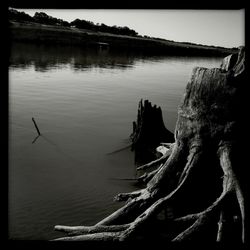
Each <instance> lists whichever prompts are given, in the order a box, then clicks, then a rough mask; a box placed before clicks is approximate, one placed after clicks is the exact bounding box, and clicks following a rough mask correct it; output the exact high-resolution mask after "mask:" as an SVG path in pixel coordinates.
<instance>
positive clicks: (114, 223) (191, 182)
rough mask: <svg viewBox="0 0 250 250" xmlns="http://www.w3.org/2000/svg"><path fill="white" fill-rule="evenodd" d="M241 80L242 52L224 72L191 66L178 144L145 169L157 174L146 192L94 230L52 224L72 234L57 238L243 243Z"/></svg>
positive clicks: (122, 197)
mask: <svg viewBox="0 0 250 250" xmlns="http://www.w3.org/2000/svg"><path fill="white" fill-rule="evenodd" d="M246 78H247V77H246V71H245V49H244V47H241V48H240V49H239V52H238V53H237V54H236V55H230V56H229V57H226V58H225V59H224V61H223V63H222V65H221V68H214V69H206V68H195V69H194V70H193V74H192V77H191V79H190V81H189V82H188V84H187V87H186V93H185V94H184V97H183V100H182V102H181V105H180V106H179V109H178V120H177V123H176V128H175V141H174V143H173V144H171V146H170V150H169V151H168V153H166V154H165V155H163V156H162V157H161V158H160V159H157V160H155V161H154V162H152V163H149V164H147V165H150V164H151V165H152V164H153V165H155V166H157V168H156V169H155V170H153V171H152V172H150V173H149V174H148V175H147V176H144V181H145V182H147V183H146V184H145V187H144V188H142V189H140V190H137V191H134V192H132V193H122V194H118V195H117V196H116V200H118V201H127V202H126V203H125V205H123V206H122V207H121V208H120V209H118V210H117V211H115V212H114V213H112V214H111V215H109V216H108V217H106V218H104V219H103V220H101V221H100V222H98V223H97V224H96V225H94V226H87V227H86V226H76V227H74V226H73V227H68V226H56V227H55V229H56V230H60V231H63V232H66V233H69V234H70V236H68V237H63V238H59V239H57V240H80V241H112V242H114V241H118V242H121V241H131V240H132V241H135V240H141V239H143V240H144V241H147V240H157V239H162V238H163V239H164V240H165V242H166V243H171V242H186V241H191V242H198V241H202V242H203V243H204V242H212V243H214V242H222V243H223V242H224V243H232V242H233V243H245V242H246V240H247V239H246V233H247V229H248V227H247V226H248V224H247V220H246V216H247V211H248V210H247V204H246V198H247V196H246V195H247V182H248V181H247V178H248V175H247V174H246V165H245V164H244V160H245V159H246V155H247V154H246V149H244V147H243V146H242V145H243V144H242V142H243V141H244V139H245V138H244V136H242V133H243V132H244V129H246V121H245V114H244V113H242V112H241V110H242V109H244V108H245V107H246V106H245V105H246V103H247V98H246V95H247V93H248V92H247V79H246ZM140 105H141V106H142V104H140ZM146 105H148V104H146ZM144 107H145V104H144ZM242 114H244V115H242ZM139 119H140V118H139ZM138 124H140V122H138ZM137 127H138V126H135V131H137V130H138V128H137ZM139 130H140V129H139ZM142 133H143V132H142ZM134 134H140V133H137V132H136V133H134ZM146 136H147V135H145V137H146ZM143 137H144V136H143ZM143 137H142V138H143ZM133 138H135V139H134V141H135V143H137V142H138V139H136V138H137V137H136V136H134V137H133ZM162 217H164V219H163V220H162V219H161V220H160V218H162ZM160 221H161V222H162V221H163V223H161V222H160ZM160 225H164V227H163V228H162V227H161V226H160ZM162 231H163V233H162Z"/></svg>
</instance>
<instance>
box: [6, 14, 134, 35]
mask: <svg viewBox="0 0 250 250" xmlns="http://www.w3.org/2000/svg"><path fill="white" fill-rule="evenodd" d="M9 20H12V21H18V22H35V23H40V24H47V25H58V26H64V27H75V28H78V29H87V30H91V31H95V32H98V31H99V32H107V33H112V34H117V35H128V36H138V33H137V32H136V31H135V30H133V29H130V28H128V27H127V26H125V27H119V26H116V25H114V26H108V25H106V24H104V23H102V24H99V23H97V24H94V23H93V22H91V21H87V20H81V19H78V18H77V19H75V20H74V21H72V22H67V21H65V20H62V19H59V18H55V17H52V16H49V15H47V14H46V13H44V12H36V13H35V14H34V16H33V17H32V16H30V15H29V14H27V13H25V12H23V11H17V10H15V9H9Z"/></svg>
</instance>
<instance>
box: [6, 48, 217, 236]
mask: <svg viewBox="0 0 250 250" xmlns="http://www.w3.org/2000/svg"><path fill="white" fill-rule="evenodd" d="M220 61H221V58H202V57H199V58H197V57H192V58H188V57H166V56H145V55H135V54H131V53H130V54H129V53H126V52H119V53H118V52H116V53H114V52H112V51H108V50H98V49H97V50H87V51H86V50H83V49H79V48H70V47H65V48H62V47H48V46H47V47H45V46H37V45H25V44H14V45H13V47H12V49H11V57H10V67H9V128H10V129H9V130H10V133H9V237H10V238H11V239H33V240H36V239H39V240H40V239H43V240H48V239H53V238H55V237H59V236H61V234H60V233H58V232H55V231H53V226H54V225H56V224H66V225H80V224H84V225H92V224H94V223H97V222H98V221H99V220H101V219H102V218H104V217H105V216H107V215H108V214H110V213H111V212H113V211H115V209H117V208H119V207H120V206H121V205H122V204H121V203H115V202H113V197H114V196H115V195H116V194H117V193H119V192H129V191H132V190H135V189H136V188H137V187H136V186H135V185H134V182H133V181H124V180H120V178H134V177H135V174H136V173H135V166H134V155H133V152H131V151H130V150H129V149H127V150H123V151H121V152H119V153H116V154H109V153H110V152H112V151H114V150H117V149H119V148H123V147H125V146H127V145H128V144H129V140H128V138H129V135H130V134H131V132H132V121H134V120H135V119H136V115H137V106H138V102H139V100H140V99H141V98H143V99H149V100H150V101H151V102H152V103H153V104H157V105H159V106H161V108H162V111H163V117H164V122H165V125H166V127H167V128H168V129H169V130H170V131H173V130H174V126H175V122H176V118H177V107H178V104H179V102H180V99H181V98H182V96H183V93H184V90H185V86H186V84H187V82H188V80H189V78H190V74H191V72H192V69H193V68H194V67H196V66H202V67H218V66H219V65H220ZM32 117H34V118H35V120H36V122H37V124H38V126H39V129H40V131H41V133H42V136H40V137H39V138H37V139H36V136H37V132H36V130H35V127H34V125H33V123H32V120H31V118H32ZM35 139H36V140H35Z"/></svg>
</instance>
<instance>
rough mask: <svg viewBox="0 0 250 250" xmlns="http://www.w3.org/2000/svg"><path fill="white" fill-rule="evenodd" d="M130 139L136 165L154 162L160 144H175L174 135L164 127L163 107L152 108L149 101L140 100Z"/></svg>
mask: <svg viewBox="0 0 250 250" xmlns="http://www.w3.org/2000/svg"><path fill="white" fill-rule="evenodd" d="M130 139H131V141H132V146H131V148H132V151H135V164H136V165H141V164H144V163H146V162H149V161H152V160H154V159H155V158H156V155H157V152H156V150H155V149H156V147H157V146H158V145H160V143H162V142H166V141H167V142H174V134H173V133H171V132H170V131H169V130H168V129H166V127H165V125H164V121H163V117H162V110H161V107H157V106H156V105H154V106H152V104H151V102H149V101H148V100H145V101H144V102H143V100H140V102H139V105H138V111H137V121H134V122H133V133H132V134H131V135H130Z"/></svg>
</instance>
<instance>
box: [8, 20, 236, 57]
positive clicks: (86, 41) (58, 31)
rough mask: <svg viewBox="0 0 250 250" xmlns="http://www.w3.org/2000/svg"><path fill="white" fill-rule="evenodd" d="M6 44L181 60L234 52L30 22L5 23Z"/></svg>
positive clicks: (233, 50) (204, 46)
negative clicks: (160, 56)
mask: <svg viewBox="0 0 250 250" xmlns="http://www.w3.org/2000/svg"><path fill="white" fill-rule="evenodd" d="M9 34H10V42H25V43H36V44H44V45H47V44H48V45H69V46H79V47H82V48H88V47H96V48H101V49H108V50H125V51H131V52H143V53H145V54H164V55H178V56H181V55H184V56H226V55H229V54H231V53H237V51H238V48H231V49H230V48H223V47H216V46H207V45H199V44H193V43H185V42H175V41H169V40H164V39H160V38H145V37H140V36H125V35H115V34H110V33H103V32H94V31H90V30H83V29H78V28H73V27H63V26H54V25H44V24H38V23H31V22H22V23H21V22H14V21H10V22H9Z"/></svg>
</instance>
